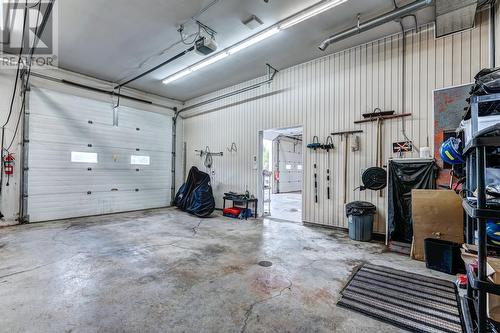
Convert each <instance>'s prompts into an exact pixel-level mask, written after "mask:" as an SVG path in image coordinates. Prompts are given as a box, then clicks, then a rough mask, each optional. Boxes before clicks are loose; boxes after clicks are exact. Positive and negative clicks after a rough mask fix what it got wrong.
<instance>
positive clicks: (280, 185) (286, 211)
mask: <svg viewBox="0 0 500 333" xmlns="http://www.w3.org/2000/svg"><path fill="white" fill-rule="evenodd" d="M302 132H303V129H302V127H292V128H285V129H270V130H265V131H263V133H262V170H261V172H262V178H261V179H262V181H263V184H262V189H263V190H264V194H263V197H262V198H263V203H264V216H269V217H272V218H275V219H281V220H287V221H292V222H299V223H300V222H302V178H303V177H302V175H303V168H304V163H303V142H302Z"/></svg>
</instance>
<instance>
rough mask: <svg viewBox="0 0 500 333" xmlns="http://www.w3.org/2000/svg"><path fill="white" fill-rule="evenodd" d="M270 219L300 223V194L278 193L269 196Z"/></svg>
mask: <svg viewBox="0 0 500 333" xmlns="http://www.w3.org/2000/svg"><path fill="white" fill-rule="evenodd" d="M271 217H273V218H276V219H282V220H287V221H291V222H302V193H300V192H291V193H279V194H273V195H272V196H271Z"/></svg>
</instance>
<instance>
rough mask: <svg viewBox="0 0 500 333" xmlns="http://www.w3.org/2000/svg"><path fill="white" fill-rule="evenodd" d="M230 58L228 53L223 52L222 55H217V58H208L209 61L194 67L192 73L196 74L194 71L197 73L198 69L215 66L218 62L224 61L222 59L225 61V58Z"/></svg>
mask: <svg viewBox="0 0 500 333" xmlns="http://www.w3.org/2000/svg"><path fill="white" fill-rule="evenodd" d="M228 56H229V54H228V53H227V52H222V53H220V54H217V55H215V56H213V57H211V58H208V59H206V60H204V61H202V62H200V63H198V64H196V65H194V66H192V67H191V71H193V72H194V71H197V70H198V69H202V68H203V67H206V66H208V65H211V64H214V63H216V62H217V61H219V60H222V59H224V58H226V57H228Z"/></svg>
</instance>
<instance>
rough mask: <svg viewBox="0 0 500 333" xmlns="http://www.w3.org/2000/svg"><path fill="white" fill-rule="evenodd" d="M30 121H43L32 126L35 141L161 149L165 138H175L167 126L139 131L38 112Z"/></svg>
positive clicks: (32, 138)
mask: <svg viewBox="0 0 500 333" xmlns="http://www.w3.org/2000/svg"><path fill="white" fill-rule="evenodd" d="M31 121H32V124H36V123H38V122H42V123H43V126H35V127H34V128H33V129H32V130H30V135H31V137H30V140H31V141H33V142H45V143H66V144H74V145H81V146H87V145H89V144H91V145H92V146H101V147H120V148H121V147H123V148H125V147H134V148H140V149H146V148H147V149H150V150H162V149H164V148H165V147H166V145H165V142H170V141H171V138H172V136H171V132H172V131H171V130H168V129H166V131H165V132H161V131H160V130H159V129H157V128H154V130H148V129H145V130H143V129H141V130H139V131H137V130H136V129H135V128H126V129H125V128H121V127H113V126H103V125H95V124H92V125H90V124H87V123H83V122H75V121H71V122H67V121H66V120H61V119H59V120H57V121H55V120H54V121H50V122H47V121H46V120H44V119H40V118H37V117H36V115H34V116H32V117H31Z"/></svg>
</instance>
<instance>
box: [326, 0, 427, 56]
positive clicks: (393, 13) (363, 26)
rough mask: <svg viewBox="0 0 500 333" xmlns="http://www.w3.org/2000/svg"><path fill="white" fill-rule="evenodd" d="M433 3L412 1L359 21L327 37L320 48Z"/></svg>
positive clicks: (421, 0) (424, 0)
mask: <svg viewBox="0 0 500 333" xmlns="http://www.w3.org/2000/svg"><path fill="white" fill-rule="evenodd" d="M431 4H432V0H418V1H415V2H412V3H410V4H408V5H406V6H402V7H400V8H396V9H394V10H393V11H391V12H388V13H386V14H384V15H381V16H378V17H375V18H373V19H371V20H368V21H366V22H364V23H361V22H358V24H357V25H356V26H354V27H352V28H349V29H346V30H344V31H341V32H339V33H337V34H335V35H332V36H330V37H328V38H327V39H325V40H324V41H323V42H322V43H321V44H320V45H319V49H320V50H321V51H325V50H326V49H327V48H328V46H329V45H330V44H333V43H335V42H338V41H340V40H343V39H346V38H349V37H352V36H355V35H357V34H359V33H361V32H364V31H367V30H370V29H373V28H375V27H378V26H380V25H382V24H385V23H388V22H391V21H394V20H395V19H398V18H401V17H403V16H406V15H408V14H411V13H413V12H415V11H417V10H419V9H422V8H425V7H427V6H430V5H431Z"/></svg>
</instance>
